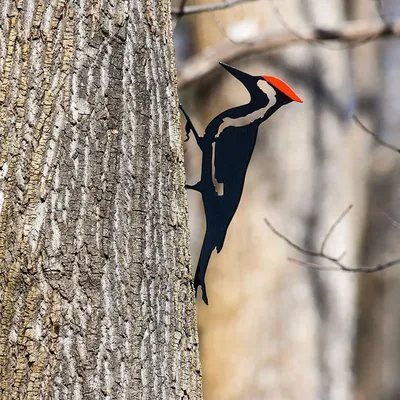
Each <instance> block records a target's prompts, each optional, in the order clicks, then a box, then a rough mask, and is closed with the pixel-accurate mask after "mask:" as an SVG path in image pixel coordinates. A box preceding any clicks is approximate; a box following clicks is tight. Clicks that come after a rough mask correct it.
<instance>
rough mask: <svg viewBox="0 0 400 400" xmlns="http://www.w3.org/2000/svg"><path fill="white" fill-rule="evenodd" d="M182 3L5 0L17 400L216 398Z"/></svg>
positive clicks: (4, 189)
mask: <svg viewBox="0 0 400 400" xmlns="http://www.w3.org/2000/svg"><path fill="white" fill-rule="evenodd" d="M171 36H172V34H171V21H170V4H169V1H167V0H163V1H159V2H157V3H154V2H150V1H139V0H137V1H128V0H117V1H113V2H112V1H97V0H90V1H78V0H71V1H63V0H47V1H45V0H26V1H24V2H23V1H11V0H4V1H1V2H0V77H1V85H0V167H1V177H0V178H1V180H0V210H1V214H0V288H1V289H0V290H1V291H0V296H1V304H0V305H1V308H0V313H1V320H0V397H1V399H4V400H6V399H16V398H18V399H35V400H37V399H49V398H52V399H53V398H54V399H74V400H78V399H83V398H84V399H139V398H140V399H170V398H176V399H200V398H201V397H202V396H201V377H200V365H199V360H198V338H197V331H196V316H195V306H194V299H193V291H192V286H191V274H190V255H189V250H188V243H189V241H188V228H187V204H186V195H185V190H184V170H183V152H182V146H181V140H180V132H179V129H178V125H179V118H178V109H177V94H176V76H175V65H174V55H173V47H172V37H171Z"/></svg>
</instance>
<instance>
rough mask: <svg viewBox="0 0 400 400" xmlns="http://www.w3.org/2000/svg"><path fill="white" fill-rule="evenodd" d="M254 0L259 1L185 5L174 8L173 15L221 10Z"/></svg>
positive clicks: (245, 0) (237, 0)
mask: <svg viewBox="0 0 400 400" xmlns="http://www.w3.org/2000/svg"><path fill="white" fill-rule="evenodd" d="M252 1H258V0H226V1H223V2H221V3H211V4H202V5H199V6H185V7H183V8H182V9H181V8H173V9H172V15H179V16H183V15H193V14H199V13H203V12H210V11H219V10H224V9H226V8H230V7H234V6H237V5H239V4H244V3H250V2H252Z"/></svg>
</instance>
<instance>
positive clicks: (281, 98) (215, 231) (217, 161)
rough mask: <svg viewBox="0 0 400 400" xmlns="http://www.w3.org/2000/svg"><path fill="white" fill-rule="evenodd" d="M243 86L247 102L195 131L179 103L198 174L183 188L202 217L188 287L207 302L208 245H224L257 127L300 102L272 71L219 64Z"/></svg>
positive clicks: (214, 247) (238, 199)
mask: <svg viewBox="0 0 400 400" xmlns="http://www.w3.org/2000/svg"><path fill="white" fill-rule="evenodd" d="M220 64H221V65H222V66H223V67H224V68H225V69H226V70H227V71H228V72H230V73H231V74H232V75H233V76H234V77H235V78H236V79H238V80H239V81H240V82H242V84H243V85H244V86H245V87H246V89H247V90H248V92H249V94H250V101H249V103H247V104H244V105H241V106H238V107H234V108H230V109H228V110H226V111H224V112H222V113H220V114H219V115H217V116H216V117H215V118H214V119H213V120H212V121H211V122H210V123H209V124H208V126H207V128H206V130H205V134H204V135H203V136H199V134H198V133H197V131H196V129H195V127H194V125H193V123H192V121H191V119H190V117H189V115H188V114H187V113H186V112H185V110H184V109H183V107H182V105H179V107H180V109H181V110H182V112H183V114H184V115H185V118H186V126H185V131H186V136H187V138H186V140H189V137H190V132H193V135H194V137H195V139H196V143H197V145H198V146H199V148H200V150H201V151H202V166H201V178H200V181H199V182H198V183H196V184H195V185H186V188H188V189H192V190H196V191H198V192H200V193H201V195H202V199H203V204H204V212H205V216H206V233H205V237H204V241H203V246H202V249H201V253H200V258H199V261H198V265H197V269H196V274H195V277H194V287H195V290H196V293H197V288H198V287H199V286H201V288H202V292H203V293H202V298H203V301H204V303H206V304H207V305H208V298H207V291H206V284H205V274H206V270H207V265H208V262H209V260H210V257H211V253H212V252H213V250H214V249H217V253H219V252H220V251H221V249H222V247H223V245H224V241H225V237H226V233H227V230H228V227H229V224H230V222H231V221H232V218H233V216H234V214H235V212H236V210H237V208H238V205H239V202H240V198H241V196H242V192H243V186H244V181H245V177H246V171H247V167H248V166H249V162H250V159H251V155H252V154H253V150H254V146H255V144H256V139H257V133H258V128H259V126H260V125H261V124H262V123H263V122H264V121H265V120H267V119H268V118H269V117H270V116H271V115H272V114H273V113H274V112H275V111H277V110H278V109H279V108H280V107H282V106H283V105H285V104H288V103H290V102H292V101H297V102H299V103H302V102H303V101H302V100H301V99H300V97H299V96H297V95H296V93H295V92H294V91H293V90H292V89H291V88H290V87H289V86H288V85H287V84H286V83H285V82H283V81H282V80H280V79H278V78H275V77H273V76H252V75H249V74H247V73H245V72H243V71H240V70H238V69H236V68H234V67H231V66H229V65H227V64H223V63H220ZM261 82H267V83H268V84H269V85H270V86H271V87H272V88H273V92H274V94H273V96H271V97H273V98H269V97H268V95H267V93H266V92H264V91H263V89H262V84H260V83H261ZM213 152H214V170H215V174H214V175H215V176H214V178H215V180H216V181H217V182H218V183H220V184H223V194H222V195H219V194H218V192H217V191H216V188H215V185H214V181H213V176H212V174H213Z"/></svg>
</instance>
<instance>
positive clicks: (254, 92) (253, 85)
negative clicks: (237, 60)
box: [220, 62, 266, 100]
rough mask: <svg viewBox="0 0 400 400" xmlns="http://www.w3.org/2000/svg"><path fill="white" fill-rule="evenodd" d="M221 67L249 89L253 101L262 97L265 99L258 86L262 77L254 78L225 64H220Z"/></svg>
mask: <svg viewBox="0 0 400 400" xmlns="http://www.w3.org/2000/svg"><path fill="white" fill-rule="evenodd" d="M220 64H221V66H223V67H224V68H225V69H226V70H227V71H228V72H230V73H231V74H232V75H233V76H234V77H235V78H236V79H237V80H239V81H240V82H242V84H243V86H244V87H245V88H246V89H247V91H248V92H249V94H250V96H251V97H252V98H253V100H254V99H255V98H256V97H258V96H260V95H262V96H263V97H264V96H266V95H265V93H263V92H262V91H261V90H260V88H259V87H258V86H257V83H258V81H259V80H260V78H261V77H260V76H253V75H249V74H246V72H243V71H241V70H240V69H237V68H234V67H232V66H230V65H228V64H224V63H222V62H220Z"/></svg>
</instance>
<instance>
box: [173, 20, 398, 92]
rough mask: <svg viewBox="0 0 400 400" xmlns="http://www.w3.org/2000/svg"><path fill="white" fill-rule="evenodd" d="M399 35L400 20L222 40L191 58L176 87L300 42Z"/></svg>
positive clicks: (352, 23) (358, 22) (351, 40)
mask: <svg viewBox="0 0 400 400" xmlns="http://www.w3.org/2000/svg"><path fill="white" fill-rule="evenodd" d="M372 36H373V37H374V38H380V37H389V36H400V21H396V22H392V23H387V24H382V23H379V24H377V23H374V22H372V21H354V22H349V23H347V24H345V25H344V26H343V27H342V28H340V29H323V28H322V29H321V28H312V29H304V30H302V31H299V32H298V34H297V35H293V34H292V33H290V32H287V31H286V30H284V31H282V30H279V31H276V32H270V31H268V32H264V33H260V34H259V35H258V36H257V38H255V39H254V40H253V41H252V42H246V43H240V44H236V43H230V42H229V41H228V40H225V41H223V42H221V43H219V44H217V45H215V46H211V47H209V48H207V49H205V50H204V51H203V52H201V53H199V54H197V55H195V56H193V57H192V58H190V59H189V60H188V61H187V62H186V63H185V64H184V66H183V67H182V68H180V69H179V71H178V76H179V81H178V86H179V87H180V88H183V87H185V86H187V85H189V84H191V83H194V82H196V81H199V80H201V79H203V78H204V77H205V76H206V75H208V74H210V73H211V72H213V71H214V70H215V69H217V67H218V62H219V61H222V62H226V63H229V62H232V61H235V60H239V59H242V58H245V57H247V56H250V55H254V54H260V53H265V52H267V51H270V50H274V49H277V48H282V47H286V46H290V45H293V44H297V43H301V42H303V41H316V40H319V41H321V40H324V41H340V42H353V41H360V40H364V39H369V38H371V37H372Z"/></svg>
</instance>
